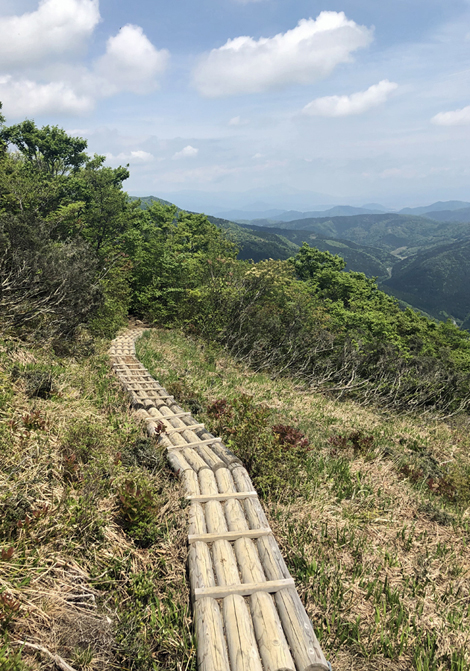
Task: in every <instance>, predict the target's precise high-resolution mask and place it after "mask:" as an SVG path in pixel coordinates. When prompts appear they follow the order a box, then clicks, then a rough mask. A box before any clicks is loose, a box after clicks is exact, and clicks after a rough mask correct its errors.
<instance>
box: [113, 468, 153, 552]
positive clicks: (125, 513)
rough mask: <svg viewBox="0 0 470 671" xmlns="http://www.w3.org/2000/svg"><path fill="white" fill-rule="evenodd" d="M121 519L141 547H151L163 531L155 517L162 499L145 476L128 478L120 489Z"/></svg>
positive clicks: (123, 525) (126, 529) (124, 527)
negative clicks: (135, 478)
mask: <svg viewBox="0 0 470 671" xmlns="http://www.w3.org/2000/svg"><path fill="white" fill-rule="evenodd" d="M118 499H119V521H120V523H121V525H122V527H123V529H125V531H126V532H127V533H128V534H129V536H131V537H132V538H133V539H134V540H135V542H136V543H137V544H138V545H140V546H141V547H150V546H151V545H153V543H155V541H156V540H157V538H159V537H160V536H161V535H162V532H161V530H160V528H159V526H158V525H157V523H156V521H155V518H156V515H157V512H158V510H159V508H160V507H161V502H160V500H159V499H158V498H157V497H156V495H155V492H154V488H153V487H152V486H151V483H150V482H148V481H146V480H145V479H144V478H140V479H138V480H134V479H128V480H126V481H125V482H124V483H123V485H122V486H121V487H120V488H119V490H118Z"/></svg>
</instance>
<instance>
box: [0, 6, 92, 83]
mask: <svg viewBox="0 0 470 671" xmlns="http://www.w3.org/2000/svg"><path fill="white" fill-rule="evenodd" d="M99 21H100V13H99V2H98V0H42V2H40V3H39V6H38V9H37V10H36V11H34V12H28V13H25V14H22V15H19V16H0V63H1V64H2V67H3V69H4V70H5V69H6V68H8V69H10V68H14V67H17V66H24V65H37V63H38V61H42V60H44V59H46V58H48V57H51V56H57V55H59V54H61V55H63V54H66V53H68V52H73V51H75V50H76V49H77V48H79V47H81V46H82V45H83V44H85V43H86V41H87V39H88V38H89V37H90V36H91V35H92V33H93V30H94V29H95V27H96V25H97V24H98V22H99Z"/></svg>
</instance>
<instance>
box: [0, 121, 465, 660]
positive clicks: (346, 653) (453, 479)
mask: <svg viewBox="0 0 470 671" xmlns="http://www.w3.org/2000/svg"><path fill="white" fill-rule="evenodd" d="M8 150H9V151H8ZM85 150H86V142H85V141H84V140H82V139H81V138H70V137H69V136H67V134H66V133H65V132H64V131H63V130H61V129H59V128H57V127H48V126H46V127H44V128H38V127H37V126H36V125H35V124H34V123H33V122H31V121H25V122H23V123H22V124H18V125H16V126H10V127H7V126H5V125H3V127H2V128H1V131H0V307H1V314H0V341H1V342H0V437H1V441H0V444H1V447H0V478H1V483H2V491H1V492H0V557H1V558H0V634H1V636H2V639H0V641H1V642H0V667H1V668H2V671H3V669H5V670H6V671H22V670H23V669H24V668H32V669H36V668H37V669H45V668H48V664H49V666H50V662H49V661H48V659H47V657H44V655H45V654H46V653H41V652H40V651H37V650H36V651H35V650H34V649H33V648H31V646H29V647H28V646H22V644H21V643H20V642H21V641H25V639H26V641H27V642H28V643H31V642H34V643H38V644H39V645H42V646H43V647H45V648H47V649H48V650H49V651H50V650H52V651H53V652H57V653H58V654H60V655H61V656H63V657H64V658H65V659H67V660H69V661H70V663H72V662H73V666H74V668H76V669H77V671H92V670H93V669H104V668H109V667H111V668H113V667H114V668H123V669H129V670H131V671H147V670H148V671H150V670H152V671H154V670H155V671H156V670H157V669H158V670H160V669H174V670H175V671H183V669H184V670H185V671H189V670H190V669H194V664H195V661H194V659H195V657H194V641H193V639H192V634H191V622H190V614H189V611H188V600H187V591H186V584H185V575H184V568H183V566H184V549H183V540H182V539H183V534H184V529H185V526H186V524H185V521H184V514H185V513H184V508H181V506H180V501H179V499H180V492H179V489H178V485H177V483H176V482H175V481H174V480H173V479H172V478H171V476H170V473H169V471H168V470H167V469H166V467H165V465H164V463H163V456H162V454H161V452H160V451H159V450H158V449H156V446H155V444H154V443H152V441H150V440H148V439H146V438H145V436H144V435H143V434H142V432H141V430H140V429H139V428H138V427H136V426H135V425H134V423H133V421H131V417H130V416H129V414H128V410H127V405H126V400H125V398H124V397H123V395H122V394H121V393H120V391H119V390H118V389H117V385H116V383H115V382H114V381H113V379H112V377H111V375H110V373H109V371H108V370H107V368H106V357H105V354H104V351H105V343H106V342H107V339H109V338H111V337H113V336H114V335H115V334H116V333H117V331H118V330H119V329H120V328H121V327H123V326H125V325H126V324H127V318H128V315H129V313H131V314H132V315H133V316H134V317H139V318H141V319H145V320H147V323H149V324H151V325H152V326H155V327H158V331H156V333H155V335H153V336H147V337H146V338H145V339H144V340H143V341H142V343H141V345H140V355H141V356H142V358H143V361H144V362H145V363H146V365H148V366H149V368H150V369H151V370H152V371H153V372H154V373H155V375H156V377H157V378H158V379H160V380H161V381H162V382H163V383H164V384H166V385H167V386H168V388H169V392H170V393H172V394H175V396H176V397H177V398H178V399H179V400H180V401H181V402H182V403H185V404H186V407H188V409H190V410H191V411H192V412H194V413H196V414H199V415H200V416H201V417H204V421H205V422H206V424H207V426H210V427H211V428H212V430H213V431H216V432H218V433H219V435H221V436H222V437H223V438H224V440H225V441H226V442H227V444H228V445H229V446H230V447H233V449H235V450H236V451H237V453H238V454H239V455H240V456H241V458H242V459H243V460H244V461H245V463H246V465H247V467H248V468H249V470H250V473H251V474H252V476H253V478H254V480H255V482H256V486H257V487H258V489H259V491H260V493H261V494H262V496H263V497H264V500H265V503H266V507H267V510H268V513H269V515H270V516H271V520H272V524H273V526H274V528H276V529H277V530H278V532H279V536H280V541H281V543H283V544H284V551H285V554H286V556H287V559H288V562H289V565H290V569H291V572H292V574H293V575H294V576H295V577H296V579H297V582H298V585H299V588H300V591H301V594H302V597H303V599H304V601H305V603H306V604H307V607H308V609H309V612H310V613H311V615H312V618H313V619H314V621H315V623H316V628H317V631H318V632H319V634H320V637H321V639H322V644H323V645H324V648H325V651H326V652H327V653H328V655H330V656H331V657H332V659H333V660H334V665H335V668H338V669H346V668H351V665H352V664H354V663H355V662H354V660H355V659H356V660H357V659H359V660H360V665H361V668H370V669H383V670H385V669H390V668H401V669H416V670H417V671H441V670H444V669H451V670H452V671H463V670H464V669H466V668H468V663H469V660H468V649H469V646H468V642H469V641H468V635H469V616H470V613H469V610H468V589H467V587H466V581H467V579H468V566H469V564H468V540H469V537H468V534H469V527H468V524H469V520H468V506H469V501H470V494H469V489H470V465H469V461H468V426H469V411H470V334H469V333H468V332H467V331H465V330H460V329H458V328H457V327H456V326H455V325H454V324H452V323H451V322H450V321H447V322H439V323H438V322H436V321H434V320H432V319H429V318H427V317H425V316H423V315H422V314H419V313H417V312H415V311H413V310H411V309H407V310H402V309H400V306H399V304H398V302H397V301H396V300H395V299H394V298H392V297H390V296H389V295H387V294H385V293H384V292H382V291H381V290H380V289H379V288H378V286H377V284H376V282H375V281H374V280H373V279H371V278H369V277H367V276H366V275H365V274H363V273H360V272H355V271H351V270H349V271H348V270H345V262H344V260H343V259H342V258H341V256H339V255H334V254H331V253H330V252H328V251H322V250H321V249H318V248H316V247H313V246H312V247H311V246H309V245H308V244H302V245H301V246H300V245H298V244H297V242H293V241H292V240H289V239H287V237H285V238H284V240H282V239H281V238H280V237H279V236H278V234H273V233H269V231H267V234H268V235H275V236H277V237H275V238H274V239H270V238H262V237H259V240H264V242H267V243H269V244H273V245H278V244H281V243H280V242H279V240H280V241H281V242H282V244H284V245H286V246H287V247H288V246H289V245H295V250H293V253H292V255H291V256H290V258H288V259H269V260H261V261H259V262H258V263H254V262H253V261H250V260H246V259H245V260H243V259H238V258H237V255H238V253H239V248H238V246H237V243H236V241H235V240H236V237H234V236H236V235H238V232H237V231H236V230H235V231H234V230H232V231H231V230H227V231H226V230H224V229H222V228H220V227H218V226H216V225H215V224H214V223H212V222H211V221H209V220H208V218H207V217H205V216H204V215H200V214H194V213H188V212H184V211H181V210H179V209H178V208H177V207H176V206H173V205H166V204H164V203H161V202H159V201H157V202H154V201H151V199H149V202H148V204H147V206H146V207H145V208H142V207H141V206H140V203H139V202H138V201H130V200H129V198H128V196H127V194H125V192H124V191H123V182H124V181H125V180H126V178H127V177H128V171H127V169H125V168H122V167H119V168H116V169H112V168H108V167H107V166H106V165H105V160H104V157H101V156H94V157H90V156H88V155H87V154H86V151H85ZM361 216H362V215H361ZM364 216H366V215H364ZM367 216H369V215H367ZM370 216H378V215H370ZM436 225H437V224H436ZM229 228H230V227H229ZM255 234H256V232H255ZM255 234H254V235H255ZM327 239H329V238H327ZM299 242H300V241H299ZM312 242H313V241H312ZM344 244H346V243H344ZM351 249H354V247H351ZM387 253H388V252H387V250H384V249H383V250H382V251H381V254H387ZM386 258H387V257H385V262H386ZM367 665H369V667H367Z"/></svg>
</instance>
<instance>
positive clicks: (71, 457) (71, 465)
mask: <svg viewBox="0 0 470 671" xmlns="http://www.w3.org/2000/svg"><path fill="white" fill-rule="evenodd" d="M62 467H63V469H64V471H63V472H64V480H65V482H67V483H69V484H71V483H72V482H79V481H81V480H83V477H82V475H81V473H80V464H79V463H78V460H77V455H76V454H74V453H73V452H72V453H69V454H65V455H64V458H63V460H62Z"/></svg>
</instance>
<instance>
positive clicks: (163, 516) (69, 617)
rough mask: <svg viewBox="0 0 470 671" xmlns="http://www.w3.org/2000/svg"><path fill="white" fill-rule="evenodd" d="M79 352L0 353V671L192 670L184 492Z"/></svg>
mask: <svg viewBox="0 0 470 671" xmlns="http://www.w3.org/2000/svg"><path fill="white" fill-rule="evenodd" d="M85 350H86V348H85ZM85 350H82V351H81V352H80V351H76V352H74V353H73V354H74V355H73V356H72V355H69V356H62V357H58V356H56V355H54V354H53V353H52V352H50V351H48V350H47V349H40V348H36V349H30V348H29V349H28V348H26V347H25V346H22V345H21V344H19V343H15V342H13V341H1V342H0V485H1V487H0V668H1V669H2V671H20V669H23V668H28V669H52V668H55V667H54V665H53V664H51V661H50V659H48V658H47V656H45V655H44V654H41V653H37V652H34V651H33V650H32V649H30V648H24V650H23V651H22V652H18V651H20V648H19V647H18V646H15V645H14V644H13V642H14V641H18V640H23V641H24V640H26V641H28V642H32V643H35V644H40V645H42V646H45V647H46V648H48V649H49V650H50V651H51V652H53V653H58V654H59V655H61V656H62V657H63V658H64V659H66V660H67V661H68V662H69V663H70V664H71V665H72V666H73V667H74V668H75V669H77V671H94V670H98V669H105V668H106V669H111V668H116V669H129V670H132V671H138V670H139V671H140V670H142V671H143V670H144V669H145V670H148V669H154V668H155V669H156V668H158V669H162V670H163V669H172V670H175V671H176V670H182V669H184V670H185V671H189V670H190V669H194V668H195V666H194V665H195V657H194V643H193V639H192V634H191V617H190V612H189V607H188V599H189V597H188V589H187V586H186V576H185V559H186V543H185V528H186V520H185V513H184V511H183V510H182V509H181V506H180V500H181V499H180V496H181V494H180V491H179V485H178V483H177V481H176V480H175V478H174V477H173V475H172V473H171V471H170V469H169V468H168V467H167V466H166V461H165V459H164V457H163V456H162V455H161V454H160V453H159V452H158V451H157V450H156V449H155V446H154V445H153V444H152V442H151V441H150V440H148V439H146V438H145V435H144V433H143V432H142V430H141V428H139V426H137V425H136V424H135V422H134V421H133V420H132V418H131V415H130V412H129V410H128V403H127V401H126V398H125V396H124V395H123V393H122V392H121V390H120V387H119V385H118V383H117V382H116V380H115V378H114V376H113V375H112V374H111V372H110V369H109V365H108V358H107V356H106V354H105V348H104V346H103V347H98V351H97V353H94V354H89V352H88V353H87V352H86V351H85ZM85 354H86V356H85ZM50 376H52V390H51V393H48V392H47V389H50V382H51V377H50ZM41 386H42V392H41V391H40V392H39V393H40V394H42V396H44V398H41V397H38V396H37V395H36V394H37V392H38V389H39V388H40V387H41ZM21 660H22V661H21Z"/></svg>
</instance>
